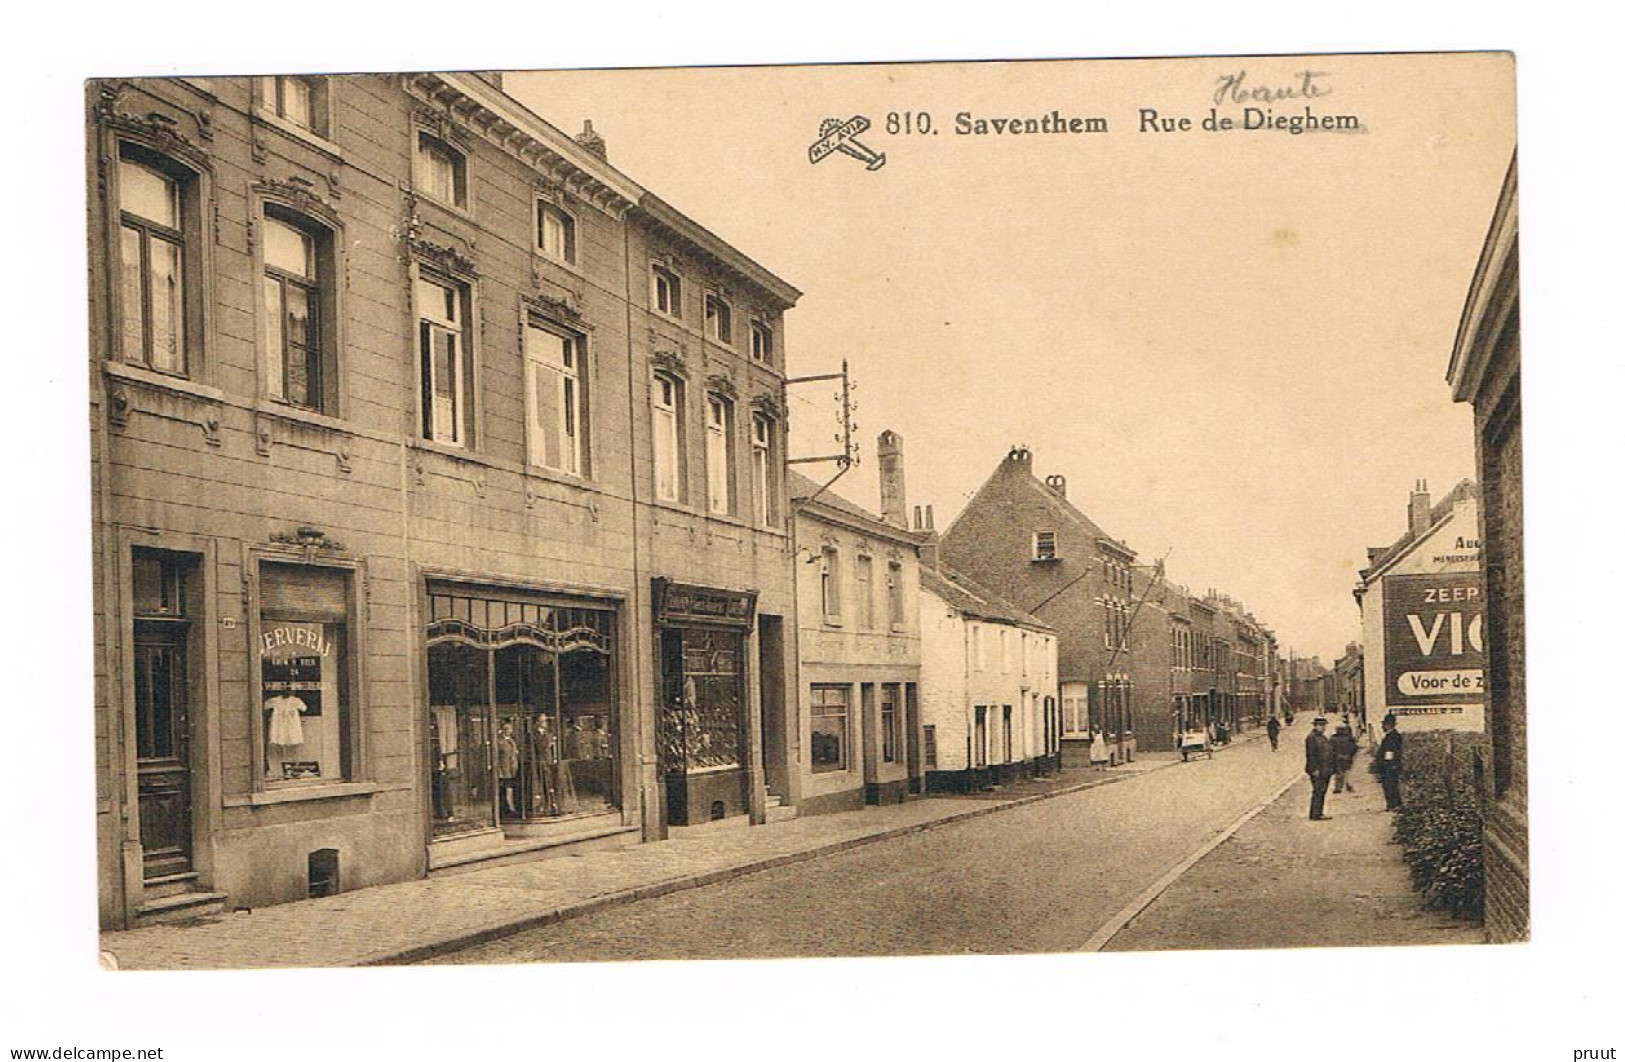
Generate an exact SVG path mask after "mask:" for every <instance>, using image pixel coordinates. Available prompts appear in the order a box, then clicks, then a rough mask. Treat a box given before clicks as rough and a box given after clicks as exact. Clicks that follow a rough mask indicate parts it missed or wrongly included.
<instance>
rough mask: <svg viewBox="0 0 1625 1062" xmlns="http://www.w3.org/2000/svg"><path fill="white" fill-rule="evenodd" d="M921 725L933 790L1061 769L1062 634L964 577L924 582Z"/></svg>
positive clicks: (932, 572) (938, 574)
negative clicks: (1059, 672)
mask: <svg viewBox="0 0 1625 1062" xmlns="http://www.w3.org/2000/svg"><path fill="white" fill-rule="evenodd" d="M921 591H922V592H921V603H920V637H921V683H922V698H921V706H922V711H921V720H922V725H923V728H924V747H925V750H926V751H925V767H926V775H925V783H926V788H927V789H928V790H931V791H964V790H971V789H983V788H987V787H990V786H994V785H999V784H1003V783H1005V782H1009V781H1013V780H1015V779H1017V778H1023V777H1028V776H1030V775H1033V774H1035V773H1048V772H1051V771H1055V770H1058V769H1059V768H1060V739H1061V735H1060V708H1059V694H1060V689H1059V684H1058V682H1057V679H1056V674H1057V671H1056V669H1057V666H1058V664H1057V655H1056V653H1057V639H1056V637H1055V632H1054V631H1053V630H1052V629H1051V628H1049V627H1048V626H1047V625H1046V624H1044V623H1042V622H1040V621H1039V620H1037V619H1036V618H1035V617H1033V616H1030V615H1024V614H1023V613H1021V612H1020V610H1019V609H1016V608H1014V606H1012V605H1010V604H1009V603H1008V602H1006V601H1003V600H1001V599H999V598H998V597H996V596H995V595H993V594H992V593H991V592H990V591H988V590H986V589H985V588H982V587H979V586H977V585H976V584H974V583H972V582H971V581H970V580H968V579H966V578H964V577H963V576H960V575H958V574H957V573H953V572H949V571H945V570H942V569H933V568H930V567H927V568H926V569H924V571H923V573H922V577H921Z"/></svg>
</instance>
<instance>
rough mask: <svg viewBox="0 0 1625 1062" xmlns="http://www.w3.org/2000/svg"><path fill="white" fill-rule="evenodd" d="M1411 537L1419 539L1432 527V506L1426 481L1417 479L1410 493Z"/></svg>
mask: <svg viewBox="0 0 1625 1062" xmlns="http://www.w3.org/2000/svg"><path fill="white" fill-rule="evenodd" d="M1410 517H1411V537H1412V538H1421V537H1422V536H1423V535H1424V534H1426V533H1427V529H1428V528H1429V527H1431V526H1433V504H1432V499H1431V498H1429V497H1428V481H1427V480H1425V479H1419V480H1417V481H1416V487H1415V489H1414V490H1412V491H1411V506H1410Z"/></svg>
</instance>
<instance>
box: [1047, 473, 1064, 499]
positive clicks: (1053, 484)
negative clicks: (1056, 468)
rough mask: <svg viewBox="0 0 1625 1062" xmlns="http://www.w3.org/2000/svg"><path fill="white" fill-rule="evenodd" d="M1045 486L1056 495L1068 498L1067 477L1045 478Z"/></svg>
mask: <svg viewBox="0 0 1625 1062" xmlns="http://www.w3.org/2000/svg"><path fill="white" fill-rule="evenodd" d="M1044 485H1045V486H1046V487H1048V488H1049V489H1050V490H1052V491H1054V492H1055V493H1057V494H1059V495H1060V496H1061V497H1063V498H1064V497H1066V477H1065V476H1045V477H1044Z"/></svg>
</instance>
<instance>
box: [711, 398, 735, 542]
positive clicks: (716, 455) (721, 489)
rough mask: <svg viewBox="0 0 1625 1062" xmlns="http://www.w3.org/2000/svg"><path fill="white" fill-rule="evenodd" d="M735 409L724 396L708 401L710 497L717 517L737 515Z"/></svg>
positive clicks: (712, 509) (712, 508)
mask: <svg viewBox="0 0 1625 1062" xmlns="http://www.w3.org/2000/svg"><path fill="white" fill-rule="evenodd" d="M733 424H734V407H733V403H732V402H730V401H728V400H727V399H726V398H724V397H722V396H721V395H714V394H713V395H707V396H706V400H705V480H706V495H707V500H708V503H709V506H710V509H711V511H712V512H714V513H732V512H733V511H734V432H733Z"/></svg>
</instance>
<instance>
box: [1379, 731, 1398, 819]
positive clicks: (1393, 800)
mask: <svg viewBox="0 0 1625 1062" xmlns="http://www.w3.org/2000/svg"><path fill="white" fill-rule="evenodd" d="M1404 759H1405V737H1404V735H1403V734H1401V733H1400V732H1399V720H1398V719H1395V718H1394V713H1393V712H1389V713H1388V714H1387V715H1385V716H1383V717H1382V744H1380V745H1378V746H1377V772H1378V775H1379V776H1380V777H1381V778H1382V795H1383V797H1384V798H1385V799H1386V800H1387V801H1388V810H1389V811H1397V810H1398V809H1399V807H1400V805H1401V803H1402V801H1401V800H1400V797H1399V772H1400V767H1401V765H1402V763H1403V761H1404Z"/></svg>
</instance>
